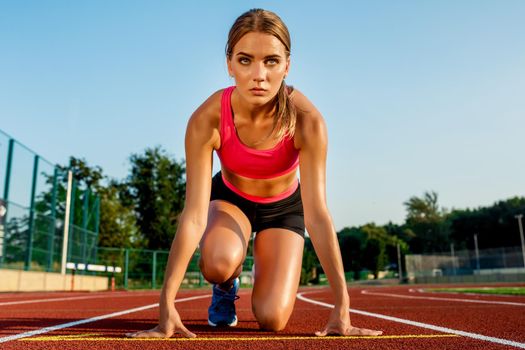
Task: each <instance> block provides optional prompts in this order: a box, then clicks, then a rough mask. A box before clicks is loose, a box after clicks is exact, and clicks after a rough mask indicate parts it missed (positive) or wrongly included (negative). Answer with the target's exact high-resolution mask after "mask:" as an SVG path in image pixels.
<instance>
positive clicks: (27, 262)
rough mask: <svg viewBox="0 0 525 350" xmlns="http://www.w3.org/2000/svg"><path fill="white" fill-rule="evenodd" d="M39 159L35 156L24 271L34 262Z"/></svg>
mask: <svg viewBox="0 0 525 350" xmlns="http://www.w3.org/2000/svg"><path fill="white" fill-rule="evenodd" d="M38 159H39V156H35V160H34V163H33V181H32V182H33V183H32V184H31V202H30V203H31V204H30V207H29V227H28V229H27V230H28V237H27V248H26V260H25V264H24V270H26V271H29V270H30V269H31V260H33V237H34V231H35V194H36V179H37V177H38Z"/></svg>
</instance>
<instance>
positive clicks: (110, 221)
mask: <svg viewBox="0 0 525 350" xmlns="http://www.w3.org/2000/svg"><path fill="white" fill-rule="evenodd" d="M123 193H124V191H123V189H122V185H121V184H119V183H118V182H116V181H111V182H110V183H109V185H108V186H107V187H105V188H103V189H101V191H100V197H101V201H100V234H99V240H98V244H99V246H101V247H118V248H132V247H133V248H140V247H143V246H145V244H144V237H143V236H142V234H141V233H140V231H139V229H138V227H137V220H136V216H135V213H134V211H133V206H132V205H130V204H129V203H127V205H126V202H125V201H123V200H121V197H122V194H123Z"/></svg>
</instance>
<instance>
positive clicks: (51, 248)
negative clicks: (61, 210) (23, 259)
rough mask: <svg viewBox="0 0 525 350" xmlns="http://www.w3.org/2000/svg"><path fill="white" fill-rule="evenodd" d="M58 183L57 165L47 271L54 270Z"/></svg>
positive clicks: (54, 179)
mask: <svg viewBox="0 0 525 350" xmlns="http://www.w3.org/2000/svg"><path fill="white" fill-rule="evenodd" d="M57 185H58V168H57V167H56V166H55V170H54V172H53V194H52V196H51V208H50V209H51V225H50V227H49V232H50V234H51V237H49V240H48V243H47V251H48V253H47V254H48V257H47V271H52V270H53V255H54V250H55V234H56V223H57V208H56V205H57V191H58V188H57Z"/></svg>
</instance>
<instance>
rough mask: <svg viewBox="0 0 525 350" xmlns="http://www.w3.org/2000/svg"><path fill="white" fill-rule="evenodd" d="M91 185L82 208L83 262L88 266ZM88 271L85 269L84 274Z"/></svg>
mask: <svg viewBox="0 0 525 350" xmlns="http://www.w3.org/2000/svg"><path fill="white" fill-rule="evenodd" d="M89 192H90V191H89V187H88V188H87V189H86V190H85V191H84V205H83V208H82V263H83V264H84V266H87V226H88V225H87V224H88V208H89ZM85 273H86V270H84V272H83V274H85Z"/></svg>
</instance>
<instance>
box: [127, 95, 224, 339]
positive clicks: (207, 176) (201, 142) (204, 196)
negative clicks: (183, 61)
mask: <svg viewBox="0 0 525 350" xmlns="http://www.w3.org/2000/svg"><path fill="white" fill-rule="evenodd" d="M217 95H219V99H220V94H219V93H216V94H214V95H212V96H211V97H210V98H209V99H208V100H207V101H206V102H204V104H203V105H202V106H200V107H199V108H198V109H197V110H196V111H195V113H193V115H192V116H191V118H190V120H189V122H188V126H187V128H186V137H185V149H186V202H185V205H184V209H183V211H182V214H181V216H180V220H179V225H178V227H177V232H176V234H175V238H174V239H173V242H172V244H171V249H170V253H169V257H168V263H167V266H166V272H165V277H164V284H163V286H162V291H161V295H160V302H159V312H160V315H159V325H158V326H157V327H155V328H153V329H151V330H148V331H141V332H136V333H132V334H128V336H131V337H171V336H172V335H173V334H174V333H182V334H183V335H185V336H187V337H195V334H193V333H192V332H190V331H189V330H187V329H186V327H184V325H183V324H182V321H181V320H180V316H179V314H178V312H177V310H176V309H175V305H174V301H175V297H176V295H177V292H178V290H179V287H180V284H181V282H182V279H183V278H184V274H185V273H186V269H187V267H188V264H189V262H190V259H191V257H192V256H193V254H194V253H195V249H196V248H197V245H198V244H199V242H200V240H201V238H202V235H203V234H204V230H205V229H206V225H207V221H208V207H209V203H210V192H211V175H212V174H211V172H212V159H213V158H212V153H213V149H214V148H217V147H218V146H219V144H220V136H219V131H218V123H217V121H218V119H217V118H216V116H217V108H216V106H217V103H216V102H217V101H216V100H217ZM219 106H220V103H219ZM219 108H220V107H219ZM219 113H220V110H219Z"/></svg>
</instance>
